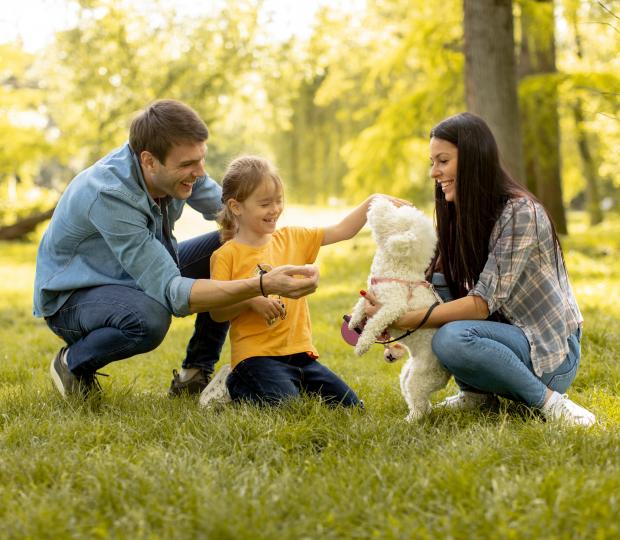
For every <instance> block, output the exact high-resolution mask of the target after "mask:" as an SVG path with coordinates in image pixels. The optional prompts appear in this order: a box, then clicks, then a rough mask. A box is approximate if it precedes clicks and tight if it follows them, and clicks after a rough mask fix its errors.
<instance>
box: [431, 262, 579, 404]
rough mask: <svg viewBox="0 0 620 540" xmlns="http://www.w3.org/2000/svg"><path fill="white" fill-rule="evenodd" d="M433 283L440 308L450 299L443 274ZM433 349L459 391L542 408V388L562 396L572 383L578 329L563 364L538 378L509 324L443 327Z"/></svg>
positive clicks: (525, 342) (524, 340)
mask: <svg viewBox="0 0 620 540" xmlns="http://www.w3.org/2000/svg"><path fill="white" fill-rule="evenodd" d="M432 282H433V285H434V286H435V289H436V290H437V292H438V293H439V295H440V296H441V297H442V299H443V300H444V302H449V301H450V300H452V299H453V298H452V296H451V294H450V291H449V290H448V287H447V285H446V282H445V279H444V276H443V275H442V274H438V273H435V274H433V279H432ZM432 346H433V352H434V353H435V354H436V355H437V358H438V359H439V362H440V363H441V365H443V366H444V367H445V368H446V369H447V370H448V371H449V372H450V373H452V374H453V375H454V380H455V381H456V383H457V384H458V386H459V388H460V389H461V390H465V391H470V392H482V393H491V394H497V395H500V396H503V397H506V398H509V399H512V400H514V401H520V402H524V403H526V404H527V405H529V406H532V407H541V406H542V405H543V403H544V399H545V394H546V391H547V388H550V389H551V390H555V391H556V392H560V393H564V392H565V391H566V389H567V388H568V387H569V386H570V385H571V383H572V382H573V380H574V379H575V376H576V375H577V369H578V368H579V361H580V358H581V329H580V328H578V329H577V331H576V332H575V333H574V334H572V335H570V336H569V337H568V346H569V351H568V353H567V355H566V358H565V359H564V362H563V363H562V364H561V365H560V366H559V367H558V368H557V369H555V370H554V371H553V372H550V373H543V375H542V377H538V376H537V375H536V374H535V373H534V369H533V367H532V361H531V358H530V345H529V342H528V340H527V338H526V337H525V334H524V333H523V331H522V330H521V329H520V328H518V327H516V326H514V325H511V324H506V323H501V322H495V321H490V320H485V321H455V322H451V323H447V324H445V325H444V326H442V327H441V328H439V329H438V330H437V333H436V334H435V336H434V338H433V345H432Z"/></svg>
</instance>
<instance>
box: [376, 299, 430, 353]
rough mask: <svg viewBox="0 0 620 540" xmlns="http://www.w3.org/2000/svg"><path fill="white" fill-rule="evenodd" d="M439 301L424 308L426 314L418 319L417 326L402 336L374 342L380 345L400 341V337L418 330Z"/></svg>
mask: <svg viewBox="0 0 620 540" xmlns="http://www.w3.org/2000/svg"><path fill="white" fill-rule="evenodd" d="M440 303H441V302H435V303H434V304H433V305H432V306H429V308H428V310H426V314H425V315H424V318H423V319H422V320H421V321H420V324H418V326H416V327H415V328H413V329H412V330H407V331H406V332H405V333H404V334H403V335H402V336H398V337H397V338H394V339H390V340H387V341H376V342H375V343H380V344H381V345H387V344H388V343H394V342H395V341H400V340H401V339H403V338H405V337H407V336H410V335H411V334H413V333H414V332H416V331H417V330H419V329H420V328H422V327H423V326H424V325H425V324H426V321H428V318H429V317H430V316H431V313H432V312H433V310H434V309H435V308H436V307H437V306H438V305H439V304H440Z"/></svg>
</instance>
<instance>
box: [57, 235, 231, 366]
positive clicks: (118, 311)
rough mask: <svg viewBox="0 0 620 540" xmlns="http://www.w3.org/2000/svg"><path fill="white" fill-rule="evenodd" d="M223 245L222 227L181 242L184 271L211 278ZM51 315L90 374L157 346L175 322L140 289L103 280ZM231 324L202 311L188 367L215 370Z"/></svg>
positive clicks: (74, 361)
mask: <svg viewBox="0 0 620 540" xmlns="http://www.w3.org/2000/svg"><path fill="white" fill-rule="evenodd" d="M220 245H221V244H220V240H219V234H218V233H217V232H213V233H208V234H204V235H202V236H198V237H196V238H192V239H190V240H186V241H185V242H181V243H180V244H179V248H178V254H179V269H180V270H181V275H182V276H184V277H191V278H195V279H197V278H209V277H210V268H209V261H210V258H211V254H212V253H213V252H214V251H215V250H216V249H217V248H219V247H220ZM46 320H47V324H48V326H49V327H50V328H51V329H52V331H53V332H54V333H55V334H57V335H58V336H60V337H61V338H62V339H63V340H64V341H65V342H66V343H67V344H68V345H69V346H70V348H69V353H68V355H67V363H68V365H69V369H70V370H71V371H72V372H73V373H75V374H76V375H86V374H88V373H92V372H94V371H96V370H98V369H100V368H102V367H103V366H105V365H107V364H109V363H110V362H114V361H115V360H122V359H124V358H129V357H131V356H134V355H136V354H141V353H145V352H148V351H151V350H153V349H155V348H156V347H157V346H158V345H159V344H160V343H161V342H162V340H163V339H164V337H165V335H166V333H167V331H168V328H169V327H170V321H171V314H170V312H169V311H168V309H167V308H166V307H164V306H163V305H162V304H160V303H159V302H157V301H156V300H153V299H152V298H151V297H149V296H147V295H146V294H145V293H144V292H143V291H141V290H139V289H135V288H133V287H124V286H120V285H101V286H98V287H90V288H87V289H78V290H76V291H75V292H74V293H73V294H72V295H71V296H70V297H69V299H68V300H67V302H65V304H64V305H63V306H62V307H61V308H60V309H59V310H58V311H57V312H56V313H55V314H54V315H52V316H51V317H47V319H46ZM228 326H229V323H228V322H225V323H217V322H215V321H213V320H212V319H211V317H210V316H209V314H208V313H199V314H198V315H197V316H196V323H195V326H194V334H193V335H192V337H191V339H190V341H189V344H188V346H187V352H186V356H185V360H184V361H183V367H185V368H188V367H198V368H201V369H203V370H205V371H206V372H208V373H212V372H213V368H214V366H215V363H216V362H217V361H218V359H219V356H220V352H221V350H222V345H223V344H224V341H225V339H226V333H227V332H228Z"/></svg>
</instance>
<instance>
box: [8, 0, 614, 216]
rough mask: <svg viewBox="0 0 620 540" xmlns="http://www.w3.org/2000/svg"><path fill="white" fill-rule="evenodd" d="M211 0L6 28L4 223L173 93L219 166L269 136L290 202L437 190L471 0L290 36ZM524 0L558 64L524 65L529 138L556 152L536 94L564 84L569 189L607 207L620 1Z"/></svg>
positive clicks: (519, 28) (85, 6) (529, 147)
mask: <svg viewBox="0 0 620 540" xmlns="http://www.w3.org/2000/svg"><path fill="white" fill-rule="evenodd" d="M545 3H546V4H547V7H549V8H550V11H549V10H548V11H547V14H548V15H547V18H544V14H543V15H540V13H538V12H536V9H538V8H537V6H538V5H540V4H545ZM203 4H204V9H203V10H202V12H201V13H200V14H196V12H193V13H192V14H188V13H185V12H183V10H178V9H175V8H174V5H175V3H174V2H158V1H156V0H143V1H141V2H129V1H123V0H80V1H72V0H67V2H66V5H67V9H70V10H72V12H73V13H74V15H75V17H74V21H75V24H74V25H73V27H70V28H68V29H65V30H62V31H58V32H57V33H56V34H55V35H54V38H53V41H52V42H51V43H50V44H49V45H48V46H46V47H45V48H44V49H41V50H37V51H35V52H29V51H28V50H26V48H25V47H24V46H23V43H21V42H20V41H19V40H16V41H10V42H4V43H2V44H1V45H0V193H1V194H2V196H1V199H0V200H1V203H0V204H1V206H0V224H2V225H6V224H9V223H12V222H14V221H15V220H17V219H18V218H19V217H23V216H25V215H28V214H31V213H32V212H33V211H36V210H45V209H47V208H50V207H51V206H53V205H54V203H55V201H56V200H57V198H58V196H59V193H60V192H61V191H62V189H63V188H64V187H65V186H66V184H67V183H68V182H69V181H70V180H71V178H72V177H73V176H74V174H75V173H76V172H77V171H79V170H80V169H82V168H83V167H85V166H88V165H89V164H91V163H93V162H94V161H95V160H96V159H98V158H99V157H101V156H102V155H104V154H105V153H107V152H108V151H110V150H111V149H113V148H114V147H116V146H118V145H120V144H122V143H123V141H124V140H125V139H126V136H127V128H128V124H129V122H130V120H131V118H132V116H133V115H134V114H135V113H136V112H137V111H139V110H140V108H141V107H143V106H144V105H145V104H146V103H148V102H149V101H151V100H154V99H156V98H163V97H167V98H176V99H180V100H183V101H186V102H188V103H189V104H191V105H192V106H193V107H194V108H195V109H196V110H197V111H199V113H200V114H201V115H202V117H203V118H204V119H205V121H206V122H207V124H208V126H209V128H210V131H211V137H210V141H209V155H208V167H207V168H208V170H209V172H210V174H211V175H212V176H213V177H214V178H215V179H218V178H219V177H220V176H221V174H222V172H223V170H224V168H225V166H226V163H227V162H228V161H229V160H230V159H231V158H233V157H234V156H236V155H237V154H239V153H242V152H252V153H261V154H265V155H267V156H268V157H270V158H272V159H273V160H274V161H275V162H276V164H277V165H278V166H279V168H280V170H281V172H282V174H283V176H284V179H285V183H286V186H287V191H288V197H289V200H291V201H295V202H302V203H314V204H325V203H334V202H336V201H344V202H351V201H353V200H356V199H359V197H361V196H363V195H366V194H368V193H369V192H373V191H389V192H391V193H393V194H395V195H400V196H405V197H410V198H412V199H413V200H414V201H416V202H418V203H419V204H425V203H428V202H430V198H431V196H432V195H431V194H432V190H431V185H430V182H429V181H428V155H427V154H428V151H427V140H428V132H429V130H430V128H431V127H432V126H433V125H434V124H435V123H436V122H437V121H439V120H440V119H442V118H443V117H445V116H447V115H449V114H452V113H455V112H458V111H460V110H464V109H465V108H466V99H465V88H464V86H465V85H464V69H465V60H464V52H463V42H464V35H463V34H464V32H463V8H462V5H461V2H460V1H458V0H442V1H441V2H439V1H427V0H424V1H417V0H391V1H380V0H374V1H373V0H368V1H367V2H366V3H365V4H364V3H362V2H355V3H352V2H333V5H330V4H329V3H325V2H324V3H322V4H321V8H320V9H318V10H317V11H316V12H315V18H314V20H313V21H312V22H311V29H312V30H311V32H310V33H309V35H307V36H306V35H304V36H303V37H300V36H298V35H295V34H292V35H288V36H286V37H282V36H278V35H275V34H274V33H273V31H272V30H271V27H270V26H269V25H268V24H266V23H267V22H268V20H269V16H270V12H269V9H268V6H267V3H263V2H261V1H260V0H239V1H234V2H215V1H214V2H203ZM330 6H331V7H330ZM290 9H294V6H293V4H291V6H290ZM537 13H538V14H537ZM549 14H550V15H549ZM513 15H514V28H515V40H516V43H515V45H516V46H515V54H516V55H517V64H519V60H521V64H523V43H524V42H525V41H524V40H525V38H526V37H527V39H528V41H527V43H528V45H529V50H530V53H531V51H532V50H534V51H535V53H537V54H538V53H540V54H547V53H545V51H548V49H549V44H550V43H551V44H553V43H555V48H554V50H553V51H551V53H552V54H553V55H554V56H555V65H556V66H555V67H556V68H557V69H556V72H554V73H548V72H544V70H542V72H541V70H540V69H539V70H538V71H537V68H536V66H534V69H533V70H530V71H529V72H527V73H526V74H525V75H524V74H523V73H524V72H523V70H522V69H521V66H520V70H521V72H522V73H521V76H520V78H519V96H520V97H519V100H520V107H521V111H522V115H523V117H522V122H521V123H522V128H521V131H522V133H523V144H524V148H525V151H524V154H525V156H526V158H527V156H528V155H534V156H539V158H540V159H541V160H543V161H544V160H545V159H547V158H546V154H547V150H546V147H545V144H544V141H541V135H540V132H534V133H531V132H532V131H533V127H535V126H536V123H535V121H534V120H533V118H535V117H540V118H539V121H540V123H541V125H543V126H544V125H547V124H545V116H544V115H545V114H549V113H548V112H545V111H546V109H545V108H544V107H540V106H539V104H538V102H537V99H539V98H541V96H545V95H552V97H553V99H554V100H555V101H554V102H553V103H555V105H553V111H556V110H557V114H558V115H559V125H560V130H559V133H560V145H561V146H560V148H561V152H560V156H559V163H560V171H561V181H562V195H561V197H562V198H563V203H564V205H565V206H566V207H569V205H570V206H572V207H574V208H585V207H586V203H588V204H590V206H589V207H588V208H589V211H590V212H591V215H592V218H593V220H594V222H596V221H600V219H602V218H603V217H604V215H605V212H607V211H609V210H614V209H616V208H617V205H618V202H619V196H618V186H619V185H620V152H619V151H618V150H619V149H620V117H619V114H618V113H619V110H620V75H619V74H620V18H619V15H620V2H618V1H614V0H608V1H605V2H597V1H585V0H557V1H556V2H555V3H553V2H549V1H547V2H534V1H533V0H519V1H515V2H514V4H513ZM536 17H538V19H536ZM526 34H527V35H526ZM550 39H551V41H550ZM556 98H557V99H556ZM532 115H533V116H532ZM528 118H529V121H528ZM528 126H529V127H532V129H529V130H528ZM543 137H544V136H543ZM553 159H555V158H553ZM592 189H594V190H595V191H594V196H593V194H592ZM597 212H598V214H597Z"/></svg>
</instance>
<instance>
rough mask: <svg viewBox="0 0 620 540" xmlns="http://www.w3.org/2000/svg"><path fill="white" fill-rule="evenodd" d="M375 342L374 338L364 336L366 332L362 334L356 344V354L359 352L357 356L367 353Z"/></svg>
mask: <svg viewBox="0 0 620 540" xmlns="http://www.w3.org/2000/svg"><path fill="white" fill-rule="evenodd" d="M373 343H374V340H372V339H370V340H369V339H368V338H367V337H365V336H364V334H362V337H361V338H360V339H359V341H358V342H357V345H356V346H355V354H357V356H362V355H363V354H366V353H367V352H368V351H369V350H370V347H372V344H373Z"/></svg>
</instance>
